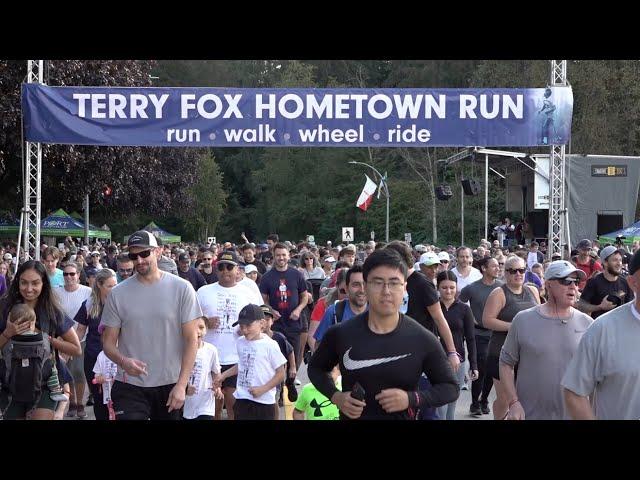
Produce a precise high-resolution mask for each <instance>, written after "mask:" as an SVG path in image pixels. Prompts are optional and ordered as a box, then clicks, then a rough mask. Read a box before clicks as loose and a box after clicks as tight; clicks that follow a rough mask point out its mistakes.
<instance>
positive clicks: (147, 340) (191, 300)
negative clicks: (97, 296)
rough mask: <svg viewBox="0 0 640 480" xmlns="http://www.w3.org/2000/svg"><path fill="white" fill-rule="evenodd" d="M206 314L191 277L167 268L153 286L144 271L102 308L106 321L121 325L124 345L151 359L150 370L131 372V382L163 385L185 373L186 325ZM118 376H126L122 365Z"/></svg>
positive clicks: (130, 354) (117, 290) (123, 351)
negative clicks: (144, 278)
mask: <svg viewBox="0 0 640 480" xmlns="http://www.w3.org/2000/svg"><path fill="white" fill-rule="evenodd" d="M201 315H202V310H201V309H200V304H199V303H198V300H197V298H196V292H195V290H194V289H193V287H192V286H191V284H190V283H189V282H187V281H186V280H183V279H182V278H180V277H178V276H176V275H171V274H168V273H166V272H163V273H162V277H161V278H160V280H158V281H157V282H155V283H153V284H152V285H145V284H143V283H142V282H140V281H139V280H138V274H135V275H134V276H132V277H131V278H128V279H126V280H125V281H124V282H122V283H119V284H118V285H116V286H115V287H113V289H112V290H111V294H110V295H109V298H108V300H107V303H106V305H105V306H104V311H103V312H102V323H103V324H104V325H106V326H108V327H114V328H119V329H120V336H119V337H118V350H119V351H120V353H121V354H122V355H124V356H126V357H131V358H135V359H138V360H141V361H143V362H144V363H146V364H147V375H140V376H137V377H133V376H130V375H126V383H130V384H131V385H137V386H139V387H159V386H162V385H169V384H172V383H176V382H177V381H178V377H179V376H180V367H181V363H182V352H183V347H184V343H183V339H182V325H183V324H184V323H188V322H190V321H191V320H195V319H196V318H198V317H200V316H201ZM116 380H118V381H121V382H122V381H123V370H122V368H120V367H118V375H117V376H116Z"/></svg>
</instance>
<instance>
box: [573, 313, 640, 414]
mask: <svg viewBox="0 0 640 480" xmlns="http://www.w3.org/2000/svg"><path fill="white" fill-rule="evenodd" d="M634 303H635V302H633V303H627V304H625V305H622V306H621V307H618V308H615V309H613V310H611V311H609V312H607V313H605V314H604V315H602V316H600V317H598V319H597V320H596V321H594V322H593V324H592V325H591V327H590V328H589V329H588V330H587V332H586V333H585V334H584V336H583V337H582V341H581V342H580V345H579V346H578V350H577V351H576V353H575V355H574V356H573V359H572V360H571V362H570V363H569V366H568V367H567V371H566V372H565V374H564V377H562V382H561V383H562V386H563V387H565V388H566V389H567V390H571V391H572V392H573V393H575V394H576V395H580V396H583V397H584V396H587V395H589V396H591V395H592V394H593V393H594V392H595V414H596V418H598V420H638V419H639V418H640V368H639V367H638V365H640V348H638V346H639V345H640V313H638V311H637V310H636V309H635V305H634Z"/></svg>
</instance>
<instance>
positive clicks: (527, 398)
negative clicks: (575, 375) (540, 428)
mask: <svg viewBox="0 0 640 480" xmlns="http://www.w3.org/2000/svg"><path fill="white" fill-rule="evenodd" d="M584 277H585V274H584V272H583V271H582V270H578V269H577V268H576V267H575V266H574V265H573V264H571V263H569V262H567V261H565V260H558V261H556V262H552V263H551V264H550V265H549V267H548V269H547V271H546V273H545V284H546V288H547V296H548V302H547V303H545V304H544V305H537V306H535V307H533V308H529V309H527V310H523V311H521V312H519V313H518V314H516V316H515V317H514V318H513V322H512V323H511V328H510V329H509V334H508V335H507V338H506V340H505V342H504V345H503V346H502V351H501V353H500V380H501V381H502V384H503V385H504V388H505V390H506V391H507V393H508V396H507V398H508V399H509V411H508V413H507V418H508V419H509V420H524V419H527V420H567V419H569V415H568V413H567V412H566V410H565V406H564V402H563V399H562V389H561V388H560V381H561V379H562V375H563V374H564V372H565V369H566V367H567V364H568V363H569V362H570V361H571V358H572V357H573V355H574V353H575V351H576V349H577V348H578V343H579V342H580V339H581V338H582V335H584V333H585V332H586V331H587V328H588V327H589V325H591V323H592V322H593V319H592V318H591V317H590V316H589V315H586V314H585V313H582V312H580V311H579V310H576V309H575V308H573V306H574V305H575V303H576V299H577V296H578V295H577V294H578V283H580V281H581V280H583V279H584ZM516 365H517V367H518V379H517V383H516V384H515V385H514V368H515V366H516Z"/></svg>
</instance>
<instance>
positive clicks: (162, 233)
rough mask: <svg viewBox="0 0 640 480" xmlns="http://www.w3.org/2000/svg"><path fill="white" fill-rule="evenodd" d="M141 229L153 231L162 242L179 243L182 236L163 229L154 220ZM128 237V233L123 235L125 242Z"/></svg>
mask: <svg viewBox="0 0 640 480" xmlns="http://www.w3.org/2000/svg"><path fill="white" fill-rule="evenodd" d="M142 230H146V231H147V232H150V233H153V234H154V235H155V236H156V237H158V238H159V239H160V240H162V242H163V243H180V242H181V241H182V237H181V236H180V235H174V234H173V233H169V232H167V231H166V230H163V229H162V228H160V227H159V226H158V225H156V224H155V222H151V223H150V224H149V225H147V226H146V227H144V228H143V229H142ZM128 239H129V235H127V236H126V237H124V241H125V243H126V242H127V240H128Z"/></svg>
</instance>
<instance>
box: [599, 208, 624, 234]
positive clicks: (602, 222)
mask: <svg viewBox="0 0 640 480" xmlns="http://www.w3.org/2000/svg"><path fill="white" fill-rule="evenodd" d="M623 219H624V217H623V216H622V212H619V213H618V212H611V213H608V214H604V213H598V225H597V232H596V235H598V236H600V235H605V234H607V233H611V232H615V231H616V230H622V228H623V227H624V223H622V220H623Z"/></svg>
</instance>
